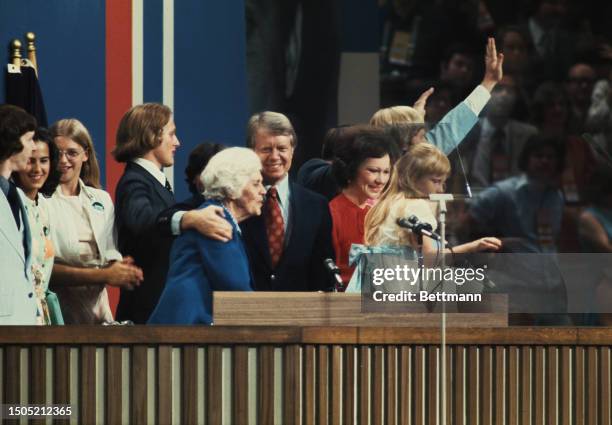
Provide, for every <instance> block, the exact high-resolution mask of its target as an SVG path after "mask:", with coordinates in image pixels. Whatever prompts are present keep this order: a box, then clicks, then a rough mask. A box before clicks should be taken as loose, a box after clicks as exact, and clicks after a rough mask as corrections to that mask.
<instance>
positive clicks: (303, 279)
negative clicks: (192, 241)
mask: <svg viewBox="0 0 612 425" xmlns="http://www.w3.org/2000/svg"><path fill="white" fill-rule="evenodd" d="M296 144H297V137H296V135H295V131H294V130H293V126H292V125H291V123H290V122H289V119H288V118H287V117H286V116H284V115H283V114H280V113H276V112H261V113H258V114H255V115H253V116H252V117H251V119H250V120H249V124H248V128H247V145H248V146H249V147H250V148H252V149H253V150H254V151H255V153H256V154H257V156H259V158H260V159H261V163H262V175H263V178H264V183H265V185H266V190H267V196H266V201H265V203H264V210H263V212H262V215H261V216H257V217H251V218H250V219H248V220H246V221H244V222H243V223H241V226H240V227H241V228H242V231H243V236H244V241H245V244H246V247H247V251H248V253H249V258H250V262H251V269H252V272H253V277H254V280H255V289H256V290H259V291H313V290H321V289H325V288H327V287H328V286H329V278H328V277H327V276H326V271H325V268H324V265H323V261H324V260H325V259H326V258H333V248H332V243H331V215H330V213H329V207H328V204H327V200H326V199H325V198H324V197H323V196H321V195H319V194H316V193H314V192H311V191H310V190H308V189H305V188H303V187H302V186H300V185H298V184H296V183H294V182H292V181H290V179H289V169H290V168H291V161H292V159H293V152H294V149H295V146H296Z"/></svg>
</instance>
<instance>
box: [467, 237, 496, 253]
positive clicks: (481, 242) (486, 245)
mask: <svg viewBox="0 0 612 425" xmlns="http://www.w3.org/2000/svg"><path fill="white" fill-rule="evenodd" d="M470 245H472V246H471V247H470V248H471V249H470V252H482V251H499V250H500V249H501V247H502V241H501V240H499V239H498V238H494V237H492V236H488V237H485V238H480V239H476V240H475V241H472V242H470Z"/></svg>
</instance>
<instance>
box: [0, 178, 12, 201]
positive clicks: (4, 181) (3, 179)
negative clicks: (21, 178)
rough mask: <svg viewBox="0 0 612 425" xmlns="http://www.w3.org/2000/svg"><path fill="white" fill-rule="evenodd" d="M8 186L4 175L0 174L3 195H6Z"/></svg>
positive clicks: (0, 186)
mask: <svg viewBox="0 0 612 425" xmlns="http://www.w3.org/2000/svg"><path fill="white" fill-rule="evenodd" d="M9 186H10V183H9V181H8V180H7V179H6V178H5V177H4V176H0V189H2V193H4V196H8V191H9Z"/></svg>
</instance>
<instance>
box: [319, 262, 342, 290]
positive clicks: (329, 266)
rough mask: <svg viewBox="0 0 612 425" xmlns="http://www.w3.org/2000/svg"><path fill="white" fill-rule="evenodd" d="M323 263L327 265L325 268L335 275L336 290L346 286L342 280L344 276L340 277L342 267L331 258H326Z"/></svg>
mask: <svg viewBox="0 0 612 425" xmlns="http://www.w3.org/2000/svg"><path fill="white" fill-rule="evenodd" d="M323 265H324V266H325V270H327V271H328V272H329V273H330V274H332V275H333V276H334V280H335V283H334V292H338V290H339V289H342V288H344V283H343V282H342V278H341V277H340V269H339V268H338V266H337V265H336V263H335V262H334V260H332V259H331V258H326V259H325V260H323Z"/></svg>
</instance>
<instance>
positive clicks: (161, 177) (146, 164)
mask: <svg viewBox="0 0 612 425" xmlns="http://www.w3.org/2000/svg"><path fill="white" fill-rule="evenodd" d="M132 162H133V163H135V164H138V165H140V166H141V167H142V168H144V169H145V170H147V171H148V172H149V174H151V175H152V176H153V177H155V180H157V181H158V182H159V184H161V185H162V186H166V175H165V174H164V172H163V171H162V170H160V169H159V168H157V165H155V164H153V163H152V162H151V161H149V160H148V159H144V158H136V159H133V160H132Z"/></svg>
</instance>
